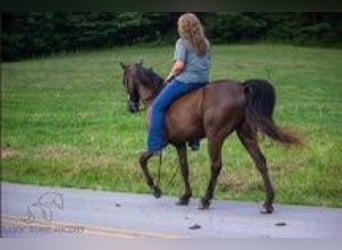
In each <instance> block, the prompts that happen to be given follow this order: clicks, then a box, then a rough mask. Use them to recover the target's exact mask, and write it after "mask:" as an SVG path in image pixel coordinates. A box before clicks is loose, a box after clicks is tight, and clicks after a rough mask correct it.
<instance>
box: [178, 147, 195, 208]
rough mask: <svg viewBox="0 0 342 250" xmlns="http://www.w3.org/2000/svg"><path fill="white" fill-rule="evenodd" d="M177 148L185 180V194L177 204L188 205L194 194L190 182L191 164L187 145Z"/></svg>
mask: <svg viewBox="0 0 342 250" xmlns="http://www.w3.org/2000/svg"><path fill="white" fill-rule="evenodd" d="M176 149H177V153H178V158H179V167H180V170H181V173H182V177H183V181H184V194H183V195H182V196H181V197H180V198H179V200H178V202H177V205H188V203H189V200H190V198H191V196H192V192H191V187H190V183H189V164H188V159H187V151H186V145H185V144H182V145H177V146H176Z"/></svg>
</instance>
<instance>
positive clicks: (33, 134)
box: [1, 45, 342, 207]
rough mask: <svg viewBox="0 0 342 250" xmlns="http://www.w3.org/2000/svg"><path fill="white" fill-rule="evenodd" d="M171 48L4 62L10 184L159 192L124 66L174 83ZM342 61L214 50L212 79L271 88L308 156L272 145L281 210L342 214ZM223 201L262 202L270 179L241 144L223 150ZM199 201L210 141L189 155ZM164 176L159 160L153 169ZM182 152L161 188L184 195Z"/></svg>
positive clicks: (310, 54)
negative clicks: (142, 160)
mask: <svg viewBox="0 0 342 250" xmlns="http://www.w3.org/2000/svg"><path fill="white" fill-rule="evenodd" d="M172 53H173V48H172V47H154V48H152V47H147V46H146V47H134V48H133V47H131V48H128V47H127V48H113V49H108V50H103V51H95V52H82V53H77V54H72V55H56V56H54V57H51V58H46V59H35V60H27V61H22V62H13V63H3V64H2V66H1V67H2V72H1V73H2V74H1V77H2V79H1V112H2V119H1V129H2V135H1V136H2V138H1V139H2V143H1V163H2V180H3V181H7V182H17V183H31V184H39V185H52V186H64V187H78V188H92V189H102V190H115V191H125V192H149V189H148V188H147V186H146V184H145V181H144V179H143V176H142V173H141V170H140V168H139V166H138V152H139V151H141V150H142V149H144V147H145V138H146V132H145V124H144V119H145V118H144V113H140V114H137V115H132V114H129V113H127V111H126V103H125V100H126V94H125V92H124V89H123V87H122V84H121V74H122V72H121V68H120V66H119V61H123V62H127V63H133V62H138V61H139V60H140V59H143V60H144V62H145V65H147V66H149V67H153V69H154V70H155V71H156V72H158V73H159V74H160V75H162V76H166V74H167V73H168V70H169V68H170V65H171V61H170V59H171V57H172ZM341 65H342V51H341V50H334V49H318V48H300V47H291V46H282V45H230V46H228V45H227V46H213V48H212V75H211V78H212V79H213V80H216V79H221V78H234V79H238V80H244V79H248V78H266V79H268V80H269V81H271V82H272V83H273V85H274V86H275V88H276V92H277V98H278V99H277V104H276V108H275V115H274V117H275V120H276V122H277V123H278V124H279V125H281V126H286V127H290V128H292V129H294V130H296V131H297V132H298V134H300V135H301V136H303V138H304V139H305V142H306V147H305V148H284V147H281V146H279V145H278V144H276V143H274V142H271V141H270V140H268V139H263V140H262V144H261V145H262V149H263V152H264V153H265V156H266V158H267V160H268V163H269V168H270V175H271V179H272V181H273V184H274V188H275V191H276V202H278V203H291V204H310V205H324V206H334V207H342V154H341V152H342V131H341V124H342V115H341V108H342V105H341V101H342V100H341V98H342V86H341V84H342V82H341V79H342V71H341ZM223 150H224V152H223V163H224V168H223V171H222V172H221V176H220V177H219V181H218V185H217V189H216V196H215V197H216V198H217V199H239V200H253V201H260V202H261V201H262V200H263V199H264V193H263V185H262V180H261V176H260V175H259V173H258V172H257V171H256V169H255V167H254V166H253V164H252V161H251V160H250V158H249V157H248V155H247V153H246V151H245V150H244V149H243V148H242V145H241V144H240V143H239V141H238V140H237V138H236V135H235V134H234V135H232V136H230V137H229V138H228V139H227V140H226V142H225V144H224V148H223ZM189 162H190V181H191V184H192V187H193V193H194V196H196V197H199V196H202V195H203V194H204V191H205V189H206V185H207V181H208V178H209V162H208V159H207V154H206V141H205V140H204V141H203V143H202V147H201V150H200V152H198V153H194V152H189ZM150 166H151V170H152V173H153V174H154V175H155V176H156V173H157V168H158V159H152V160H151V164H150ZM177 167H178V164H177V156H176V152H175V150H174V149H173V148H172V147H168V148H167V149H166V152H165V154H164V159H163V169H162V180H161V188H162V190H163V192H164V193H166V194H170V195H179V194H180V193H181V192H182V188H183V185H182V181H181V178H180V175H179V174H178V175H177V176H176V178H175V182H174V184H173V185H169V184H168V183H169V180H170V179H171V176H172V175H173V174H174V173H175V171H176V169H177Z"/></svg>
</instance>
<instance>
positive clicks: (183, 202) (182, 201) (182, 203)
mask: <svg viewBox="0 0 342 250" xmlns="http://www.w3.org/2000/svg"><path fill="white" fill-rule="evenodd" d="M188 204H189V199H179V200H178V201H177V203H176V205H177V206H187V205H188Z"/></svg>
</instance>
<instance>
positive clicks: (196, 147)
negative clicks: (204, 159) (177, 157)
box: [188, 140, 200, 151]
mask: <svg viewBox="0 0 342 250" xmlns="http://www.w3.org/2000/svg"><path fill="white" fill-rule="evenodd" d="M188 145H189V147H190V149H191V151H198V150H199V149H200V142H199V141H197V140H195V141H191V142H189V143H188Z"/></svg>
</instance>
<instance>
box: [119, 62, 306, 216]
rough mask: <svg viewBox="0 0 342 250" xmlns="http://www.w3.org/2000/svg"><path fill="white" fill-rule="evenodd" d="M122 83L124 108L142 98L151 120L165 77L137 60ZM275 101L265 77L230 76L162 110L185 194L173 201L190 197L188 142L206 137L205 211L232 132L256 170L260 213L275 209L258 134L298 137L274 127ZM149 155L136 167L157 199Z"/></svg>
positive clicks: (284, 139)
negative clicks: (260, 184) (261, 197)
mask: <svg viewBox="0 0 342 250" xmlns="http://www.w3.org/2000/svg"><path fill="white" fill-rule="evenodd" d="M120 65H121V67H122V69H123V80H122V84H123V86H124V88H125V90H126V94H127V109H128V111H129V112H131V113H136V112H138V111H139V103H140V100H141V102H142V104H143V105H144V106H145V108H146V110H147V112H146V113H147V123H149V120H150V119H149V117H150V110H151V104H152V102H153V99H154V98H155V97H156V96H157V95H158V94H159V92H160V91H161V90H162V89H163V87H164V85H165V83H164V79H163V78H162V77H160V76H159V75H158V74H157V73H155V72H154V71H153V70H152V68H145V67H144V66H143V65H142V62H141V63H136V64H131V65H129V64H124V63H122V62H120ZM275 101H276V95H275V89H274V87H273V86H272V85H271V83H269V82H268V81H267V80H263V79H250V80H246V81H244V82H239V81H236V80H231V79H224V80H217V81H213V82H211V83H210V84H208V85H207V86H205V87H203V88H201V89H198V90H195V91H193V92H191V93H188V94H186V95H184V96H181V97H180V98H179V99H177V100H176V101H175V102H174V103H173V104H172V105H171V106H170V107H169V108H168V109H167V111H166V114H165V127H166V128H165V129H166V131H165V134H166V135H165V136H166V138H165V140H166V142H167V143H168V144H172V145H173V146H175V148H176V150H177V154H178V158H179V166H180V170H181V174H182V178H183V182H184V193H183V194H182V195H181V196H180V197H179V200H178V202H177V205H188V203H189V200H190V198H191V196H192V191H191V187H190V183H189V166H188V160H187V148H186V142H189V141H192V140H194V139H202V138H207V141H208V155H209V159H210V170H211V171H210V180H209V183H208V185H207V189H206V192H205V194H204V196H203V197H202V198H201V200H200V206H199V208H200V209H208V208H209V206H210V204H211V200H212V199H213V197H214V190H215V186H216V182H217V178H218V176H219V174H220V171H221V169H222V152H221V151H222V146H223V143H224V141H225V139H226V138H227V137H228V136H229V135H230V134H231V133H232V132H234V131H235V132H236V133H237V135H238V138H239V139H240V141H241V143H242V145H243V146H244V148H245V149H246V151H247V152H248V154H249V155H250V157H251V158H252V160H253V162H254V164H255V166H256V168H257V169H258V170H259V172H260V174H261V176H262V179H263V183H264V187H265V193H266V199H265V201H264V203H263V206H262V209H261V211H260V212H261V213H263V214H270V213H272V212H273V211H274V207H273V200H274V195H275V194H274V189H273V187H272V184H271V181H270V177H269V174H268V168H267V164H266V158H265V157H264V155H263V153H262V152H261V150H260V147H259V144H258V134H259V132H260V133H261V134H264V135H266V136H267V137H269V138H271V139H273V140H275V141H278V142H280V143H281V144H285V145H300V144H301V138H299V137H298V136H296V135H294V134H293V133H291V132H289V131H285V130H284V129H282V128H280V127H278V126H277V125H276V124H275V122H274V121H273V118H272V115H273V111H274V106H275ZM151 156H152V153H150V152H148V151H144V152H142V153H141V154H140V156H139V163H140V167H141V169H142V171H143V174H144V177H145V179H146V183H147V185H148V186H149V187H150V188H151V191H152V193H153V195H154V196H155V197H156V198H159V197H160V196H161V190H160V187H159V186H158V185H157V184H155V183H154V180H153V178H152V176H151V175H150V173H149V170H148V160H149V159H150V158H151Z"/></svg>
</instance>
